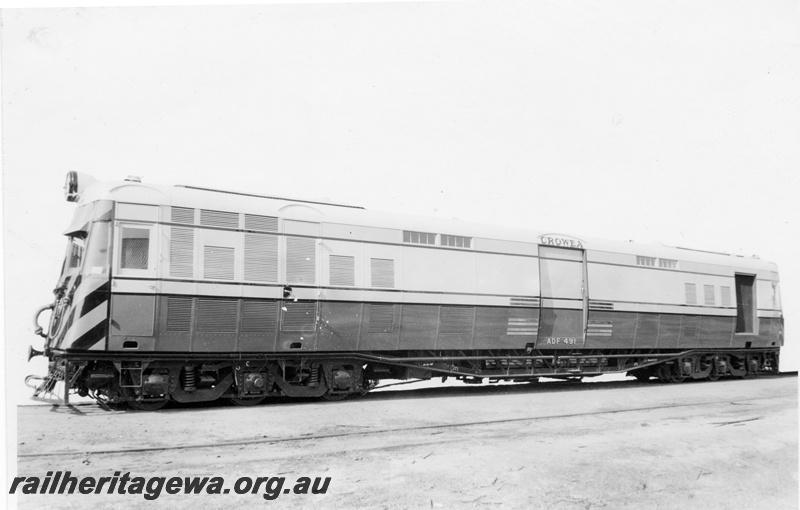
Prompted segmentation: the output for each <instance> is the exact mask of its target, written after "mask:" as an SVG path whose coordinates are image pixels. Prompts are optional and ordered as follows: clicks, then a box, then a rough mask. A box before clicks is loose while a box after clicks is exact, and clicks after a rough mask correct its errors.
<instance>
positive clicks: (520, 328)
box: [506, 317, 539, 336]
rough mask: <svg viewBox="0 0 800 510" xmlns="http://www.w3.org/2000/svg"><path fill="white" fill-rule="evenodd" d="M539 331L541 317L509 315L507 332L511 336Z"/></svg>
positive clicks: (532, 333)
mask: <svg viewBox="0 0 800 510" xmlns="http://www.w3.org/2000/svg"><path fill="white" fill-rule="evenodd" d="M538 332H539V319H538V318H536V317H509V318H508V329H507V330H506V334H507V335H509V336H528V335H536V334H537V333H538Z"/></svg>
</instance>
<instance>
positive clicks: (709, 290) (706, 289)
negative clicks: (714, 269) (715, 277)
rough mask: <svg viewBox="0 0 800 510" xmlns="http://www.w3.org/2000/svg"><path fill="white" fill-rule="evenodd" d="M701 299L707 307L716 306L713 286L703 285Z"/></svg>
mask: <svg viewBox="0 0 800 510" xmlns="http://www.w3.org/2000/svg"><path fill="white" fill-rule="evenodd" d="M703 297H704V298H705V299H704V301H705V304H706V305H707V306H714V305H715V304H716V300H715V299H714V286H713V285H703Z"/></svg>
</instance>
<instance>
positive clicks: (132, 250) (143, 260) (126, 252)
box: [120, 227, 150, 269]
mask: <svg viewBox="0 0 800 510" xmlns="http://www.w3.org/2000/svg"><path fill="white" fill-rule="evenodd" d="M121 237H122V246H121V253H120V267H121V268H122V269H147V266H148V260H149V255H150V229H147V228H134V227H122V235H121Z"/></svg>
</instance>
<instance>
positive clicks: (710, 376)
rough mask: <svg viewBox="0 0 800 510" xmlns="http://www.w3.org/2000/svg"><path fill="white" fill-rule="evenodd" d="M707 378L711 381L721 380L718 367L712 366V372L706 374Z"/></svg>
mask: <svg viewBox="0 0 800 510" xmlns="http://www.w3.org/2000/svg"><path fill="white" fill-rule="evenodd" d="M706 380H708V381H711V382H714V381H719V374H718V373H717V369H716V368H712V369H711V373H710V374H708V376H706Z"/></svg>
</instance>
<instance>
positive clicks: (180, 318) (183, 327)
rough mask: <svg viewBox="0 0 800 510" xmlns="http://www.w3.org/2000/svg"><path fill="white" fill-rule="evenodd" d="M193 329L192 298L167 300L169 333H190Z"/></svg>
mask: <svg viewBox="0 0 800 510" xmlns="http://www.w3.org/2000/svg"><path fill="white" fill-rule="evenodd" d="M191 328H192V298H177V297H171V298H167V333H188V332H189V331H190V330H191Z"/></svg>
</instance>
